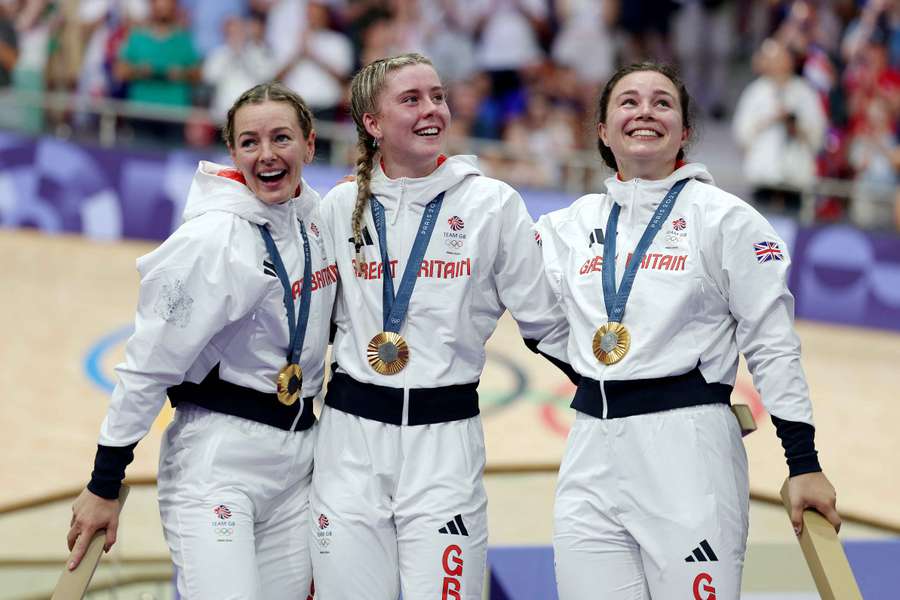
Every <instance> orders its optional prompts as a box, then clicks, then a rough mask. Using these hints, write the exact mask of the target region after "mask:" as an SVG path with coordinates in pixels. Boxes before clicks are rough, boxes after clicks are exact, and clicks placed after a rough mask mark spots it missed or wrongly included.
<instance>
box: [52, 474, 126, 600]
mask: <svg viewBox="0 0 900 600" xmlns="http://www.w3.org/2000/svg"><path fill="white" fill-rule="evenodd" d="M128 491H129V488H128V486H127V485H123V486H122V488H121V489H120V490H119V499H118V501H113V502H114V504H113V505H112V507H110V506H109V504H107V503H104V502H98V500H99V501H102V500H103V499H102V498H99V497H98V496H94V495H93V494H91V493H90V492H89V491H87V490H84V491H83V492H82V494H81V496H79V497H78V499H77V500H76V501H75V505H73V507H72V513H73V514H72V525H71V529H70V530H69V535H68V544H69V549H70V550H71V551H72V552H71V554H70V555H69V558H68V560H66V566H65V568H64V569H63V572H62V574H61V575H60V576H59V580H58V581H57V582H56V589H55V590H54V592H53V596H52V598H51V600H81V598H82V597H83V596H84V594H85V592H86V591H87V588H88V585H89V584H90V582H91V577H93V576H94V571H96V570H97V565H99V564H100V557H101V556H102V555H103V550H104V549H105V550H109V548H110V547H111V546H112V545H113V544H114V543H115V541H116V532H117V529H118V524H119V513H120V512H121V511H122V505H123V504H125V498H127V497H128ZM92 496H93V498H92ZM86 505H87V506H93V507H94V508H96V507H100V510H99V512H98V513H95V514H100V515H101V516H99V517H94V518H92V519H89V521H90V523H88V524H84V523H83V522H82V519H81V518H80V517H79V513H80V512H81V513H82V514H84V513H85V512H87V511H85V510H84V508H83V507H84V506H86ZM95 523H103V525H104V527H103V528H102V529H101V528H98V527H97V526H96V525H95ZM82 528H84V529H82ZM108 530H109V531H108ZM110 532H111V534H110Z"/></svg>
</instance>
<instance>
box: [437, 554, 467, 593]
mask: <svg viewBox="0 0 900 600" xmlns="http://www.w3.org/2000/svg"><path fill="white" fill-rule="evenodd" d="M441 564H442V566H443V567H444V583H443V585H442V586H441V600H462V598H461V596H460V592H461V591H462V583H460V579H459V578H460V577H462V573H463V558H462V548H460V547H459V546H457V545H456V544H450V545H449V546H447V547H446V548H445V549H444V556H443V558H442V559H441Z"/></svg>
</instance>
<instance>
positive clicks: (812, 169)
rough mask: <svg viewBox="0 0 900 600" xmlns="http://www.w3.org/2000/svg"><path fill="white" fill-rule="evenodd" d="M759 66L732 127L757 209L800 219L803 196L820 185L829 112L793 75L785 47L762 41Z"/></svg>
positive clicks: (757, 60) (775, 42) (740, 103)
mask: <svg viewBox="0 0 900 600" xmlns="http://www.w3.org/2000/svg"><path fill="white" fill-rule="evenodd" d="M755 66H756V69H757V72H758V73H759V75H760V76H759V77H758V78H757V79H756V80H754V81H753V82H751V83H750V85H748V86H747V87H746V88H745V89H744V91H743V92H742V93H741V97H740V99H739V100H738V105H737V109H736V110H735V114H734V122H733V124H732V125H733V130H734V136H735V138H736V139H737V142H738V144H739V145H740V146H741V148H742V150H743V151H744V175H745V176H746V177H747V180H748V181H749V182H750V184H751V185H752V186H753V200H754V202H756V203H757V205H759V206H761V207H766V208H769V209H772V210H777V211H783V212H788V213H792V214H797V213H798V212H799V211H800V205H801V197H802V192H804V191H806V190H808V189H809V188H810V187H811V186H812V185H813V184H814V183H815V180H816V155H817V153H818V152H819V150H820V149H821V148H822V145H823V141H824V133H825V126H826V120H825V112H824V110H823V109H822V103H821V101H820V100H819V97H818V95H817V94H816V91H815V90H814V89H813V88H812V86H810V85H809V83H807V82H806V81H805V80H804V79H802V78H801V77H798V76H797V75H795V74H794V59H793V57H792V56H791V54H790V52H788V50H787V48H785V47H784V45H783V44H782V43H780V42H778V41H776V40H774V39H772V38H769V39H768V40H766V41H765V42H763V44H762V46H761V47H760V49H759V51H758V52H757V55H756V57H755Z"/></svg>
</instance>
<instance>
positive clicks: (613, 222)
mask: <svg viewBox="0 0 900 600" xmlns="http://www.w3.org/2000/svg"><path fill="white" fill-rule="evenodd" d="M687 182H688V180H687V179H682V180H680V181H678V182H677V183H676V184H675V185H673V186H672V187H671V189H670V190H669V192H668V193H667V194H666V197H665V198H663V200H662V202H660V203H659V206H657V207H656V212H654V213H653V216H652V217H651V218H650V222H649V223H647V228H646V229H645V230H644V234H643V235H642V236H641V239H640V241H639V242H638V245H637V248H635V249H634V254H633V255H632V256H631V261H629V263H628V265H627V266H626V267H625V275H623V276H622V283H621V284H620V285H619V290H618V291H616V226H617V225H618V223H619V212H620V210H621V208H622V207H621V206H619V205H618V204H616V203H615V202H613V206H612V210H610V211H609V218H607V220H606V242H605V243H604V244H603V275H602V281H603V302H604V303H605V304H606V315H607V317H608V318H609V320H610V322H615V323H621V322H622V317H623V316H624V315H625V303H626V302H628V296H629V294H631V285H632V284H633V283H634V278H635V276H636V275H637V271H638V268H639V267H640V265H641V261H643V259H644V254H646V253H647V249H648V248H650V244H651V243H652V242H653V238H654V237H656V234H657V232H658V231H659V229H660V227H662V224H663V222H664V221H665V220H666V219H667V218H668V217H669V214H670V213H671V212H672V207H673V206H675V200H676V199H677V198H678V194H680V193H681V190H682V189H684V186H685V185H686V184H687Z"/></svg>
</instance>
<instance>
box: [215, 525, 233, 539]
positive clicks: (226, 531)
mask: <svg viewBox="0 0 900 600" xmlns="http://www.w3.org/2000/svg"><path fill="white" fill-rule="evenodd" d="M213 531H214V532H215V533H216V535H222V536H225V537H228V536H231V535H234V527H214V528H213Z"/></svg>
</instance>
